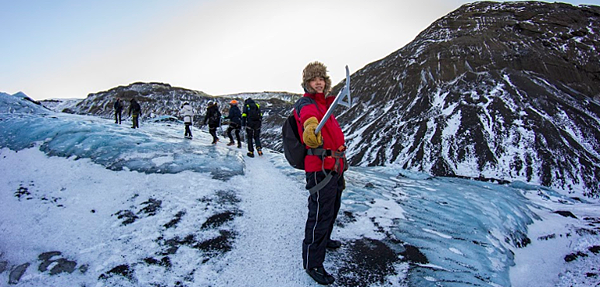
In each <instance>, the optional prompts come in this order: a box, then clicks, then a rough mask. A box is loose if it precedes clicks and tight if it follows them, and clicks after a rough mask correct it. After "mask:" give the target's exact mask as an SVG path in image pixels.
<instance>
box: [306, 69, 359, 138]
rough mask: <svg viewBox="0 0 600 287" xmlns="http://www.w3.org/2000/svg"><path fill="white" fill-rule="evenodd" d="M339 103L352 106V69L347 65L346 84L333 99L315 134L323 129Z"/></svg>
mask: <svg viewBox="0 0 600 287" xmlns="http://www.w3.org/2000/svg"><path fill="white" fill-rule="evenodd" d="M338 104H340V105H342V106H345V107H348V108H349V107H351V106H352V98H350V71H349V70H348V66H346V84H345V85H344V87H343V88H342V89H341V90H340V92H339V93H338V94H337V96H336V97H335V100H333V103H332V104H331V106H329V109H327V112H326V113H325V116H323V120H321V122H320V123H319V125H318V126H317V128H316V129H315V134H318V133H319V132H320V131H321V129H322V128H323V126H324V125H325V123H326V122H327V120H328V119H329V117H330V116H331V114H332V113H333V109H335V107H336V106H337V105H338Z"/></svg>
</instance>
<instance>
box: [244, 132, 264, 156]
mask: <svg viewBox="0 0 600 287" xmlns="http://www.w3.org/2000/svg"><path fill="white" fill-rule="evenodd" d="M246 137H248V151H250V152H254V145H255V144H256V149H257V150H261V149H262V148H261V145H260V127H259V128H256V129H255V128H252V127H249V126H248V127H246Z"/></svg>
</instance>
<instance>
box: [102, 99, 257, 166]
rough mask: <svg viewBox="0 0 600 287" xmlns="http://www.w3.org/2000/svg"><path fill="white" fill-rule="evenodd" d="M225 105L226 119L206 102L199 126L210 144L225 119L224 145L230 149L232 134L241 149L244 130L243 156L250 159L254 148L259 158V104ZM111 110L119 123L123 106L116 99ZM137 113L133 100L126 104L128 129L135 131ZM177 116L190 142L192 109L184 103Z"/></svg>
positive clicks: (213, 102) (216, 105)
mask: <svg viewBox="0 0 600 287" xmlns="http://www.w3.org/2000/svg"><path fill="white" fill-rule="evenodd" d="M229 105H230V107H229V114H228V115H227V116H226V117H223V116H222V114H221V112H220V111H219V106H218V103H217V102H216V101H210V102H208V107H207V108H206V114H205V116H204V122H203V124H202V126H201V127H204V126H205V125H207V124H208V132H209V133H210V134H211V136H212V138H213V141H212V144H217V142H218V141H219V137H218V136H217V129H218V128H220V127H221V120H222V119H228V120H229V127H228V128H227V132H226V133H227V136H228V137H229V143H228V144H227V145H228V146H232V145H235V144H236V142H235V141H234V138H233V135H232V133H235V139H236V140H237V147H238V148H242V140H241V136H240V130H241V129H245V131H246V135H247V138H248V153H247V154H246V155H248V156H249V157H254V147H255V146H256V151H257V153H258V155H260V156H262V155H263V152H262V146H261V142H260V128H261V126H262V112H261V110H260V105H259V104H258V103H256V102H255V101H254V100H253V99H251V98H248V99H246V100H245V101H244V107H243V111H241V110H240V108H239V107H238V101H237V100H231V101H230V102H229ZM113 108H114V110H115V123H116V124H121V114H122V112H123V104H122V103H121V99H120V98H117V100H116V101H115V103H114V105H113ZM141 114H142V110H141V107H140V104H139V103H138V102H137V101H136V100H135V99H131V100H130V104H129V116H131V117H132V118H131V119H132V126H131V128H139V117H140V116H141ZM179 115H180V116H181V117H182V118H183V122H184V126H185V130H184V137H185V138H186V139H192V138H193V135H192V130H191V126H192V123H193V118H194V110H193V109H192V106H191V105H190V104H189V103H188V102H185V103H183V105H182V106H181V110H180V111H179Z"/></svg>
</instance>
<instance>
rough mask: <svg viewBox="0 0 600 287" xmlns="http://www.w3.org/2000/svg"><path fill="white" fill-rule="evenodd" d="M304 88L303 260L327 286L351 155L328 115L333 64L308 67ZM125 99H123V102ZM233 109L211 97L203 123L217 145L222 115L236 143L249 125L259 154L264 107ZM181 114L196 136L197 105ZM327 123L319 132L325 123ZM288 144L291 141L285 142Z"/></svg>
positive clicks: (135, 107)
mask: <svg viewBox="0 0 600 287" xmlns="http://www.w3.org/2000/svg"><path fill="white" fill-rule="evenodd" d="M302 88H303V89H304V96H303V97H302V98H301V99H299V100H298V101H297V102H296V104H295V105H294V115H293V117H294V119H295V122H296V123H295V124H294V125H293V128H292V129H293V130H294V132H295V130H296V129H297V138H298V141H300V142H301V144H302V145H303V146H302V147H301V149H300V150H301V152H302V151H303V152H304V156H303V158H302V155H301V157H300V162H302V159H303V161H304V162H303V163H304V164H303V165H302V166H303V169H304V171H305V175H306V189H307V190H309V197H308V217H307V220H306V224H305V226H304V239H303V241H302V262H303V268H304V270H305V271H306V273H307V274H308V275H309V276H310V277H311V278H312V279H313V280H315V281H316V282H317V283H319V284H322V285H329V284H332V283H333V282H334V281H335V279H334V277H333V276H332V275H331V274H329V273H328V272H327V271H326V270H325V268H324V267H323V262H324V261H325V255H326V250H327V249H337V248H340V247H341V246H342V243H341V242H340V241H338V240H334V239H332V238H331V234H332V231H333V227H334V226H335V220H336V218H337V215H338V212H339V210H340V206H341V198H342V191H343V190H344V189H345V187H346V184H345V180H344V171H345V170H347V168H348V162H347V160H346V156H345V150H346V146H345V139H344V133H343V132H342V129H341V128H340V125H339V123H338V122H337V120H336V118H335V116H334V115H333V114H330V115H328V118H325V115H326V114H327V110H328V109H329V108H330V106H332V104H333V103H334V100H335V96H332V95H329V92H330V91H331V79H330V78H329V76H328V75H327V68H326V67H325V65H323V64H322V63H320V62H312V63H309V64H308V65H307V66H306V67H305V68H304V70H303V71H302ZM118 102H119V100H117V103H118ZM117 103H115V122H117V110H118V113H119V118H118V123H120V110H122V106H120V105H119V109H117ZM229 105H230V108H229V114H228V115H227V116H226V117H222V115H221V112H220V111H219V107H218V103H217V102H216V101H214V102H209V103H208V107H207V109H206V115H205V117H204V122H203V125H202V126H204V125H206V124H208V128H209V132H210V134H211V135H212V137H213V141H212V144H217V142H218V141H219V137H218V136H217V129H218V128H219V127H220V126H221V119H228V120H229V127H228V128H227V135H228V137H229V143H228V145H229V146H231V145H235V144H236V143H235V141H234V138H233V136H232V132H235V136H236V139H237V147H238V148H241V146H242V144H241V140H240V129H243V128H245V131H246V136H247V140H248V153H247V155H248V156H249V157H254V146H256V151H257V153H258V155H262V154H263V152H262V148H261V142H260V129H261V124H262V112H261V110H260V106H259V105H258V104H257V103H256V102H255V101H253V100H252V99H250V98H249V99H246V100H245V102H244V104H243V108H242V110H240V108H239V107H238V101H236V100H231V101H230V102H229ZM129 113H130V114H132V113H133V116H134V117H133V121H134V123H133V126H132V128H135V127H137V126H138V124H137V118H138V117H139V115H141V111H140V109H139V104H137V102H135V100H134V99H132V100H131V105H130V108H129ZM180 115H181V116H182V117H183V120H184V123H185V133H184V136H185V137H186V138H190V139H191V138H192V132H191V129H190V126H191V125H192V120H193V115H194V113H193V110H192V108H191V106H190V105H189V103H184V104H183V106H182V107H181V111H180ZM322 121H325V122H324V124H322V127H321V129H320V130H318V131H317V129H318V126H319V124H320V123H321V122H322ZM284 145H285V143H284Z"/></svg>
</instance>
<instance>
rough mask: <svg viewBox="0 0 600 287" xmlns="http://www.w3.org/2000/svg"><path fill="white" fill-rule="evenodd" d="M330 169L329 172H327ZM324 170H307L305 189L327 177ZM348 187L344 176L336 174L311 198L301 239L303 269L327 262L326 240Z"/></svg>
mask: <svg viewBox="0 0 600 287" xmlns="http://www.w3.org/2000/svg"><path fill="white" fill-rule="evenodd" d="M328 172H329V171H328ZM325 176H326V174H324V173H323V172H321V171H319V172H307V173H306V189H310V188H311V187H313V186H315V185H316V184H317V183H318V182H321V180H323V179H324V178H325ZM345 187H346V183H345V181H344V175H343V174H342V175H340V174H338V173H334V175H333V178H331V180H330V181H329V183H328V184H327V185H326V186H325V187H323V188H322V189H321V190H319V191H317V192H315V193H314V194H313V195H311V196H309V197H308V218H307V219H306V227H305V229H304V240H303V241H302V262H303V267H304V269H307V268H308V269H311V268H315V267H322V266H323V261H325V250H326V247H327V242H328V241H329V239H330V238H331V231H332V230H333V225H334V223H335V219H336V218H337V214H338V212H339V210H340V205H341V202H342V191H343V190H344V188H345Z"/></svg>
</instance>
